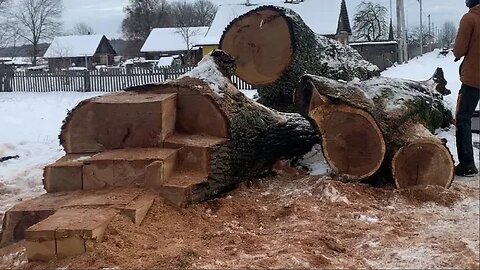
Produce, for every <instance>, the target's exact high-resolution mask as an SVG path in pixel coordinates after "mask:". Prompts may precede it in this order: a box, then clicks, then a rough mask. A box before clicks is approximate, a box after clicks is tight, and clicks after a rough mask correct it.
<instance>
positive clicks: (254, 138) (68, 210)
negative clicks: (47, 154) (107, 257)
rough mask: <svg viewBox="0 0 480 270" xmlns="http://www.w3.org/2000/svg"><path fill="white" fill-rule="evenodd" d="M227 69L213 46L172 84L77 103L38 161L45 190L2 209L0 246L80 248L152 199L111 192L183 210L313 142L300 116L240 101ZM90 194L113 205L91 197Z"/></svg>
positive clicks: (35, 256)
mask: <svg viewBox="0 0 480 270" xmlns="http://www.w3.org/2000/svg"><path fill="white" fill-rule="evenodd" d="M234 71H235V66H234V63H233V59H232V58H231V57H230V56H228V55H227V54H225V53H224V52H222V51H214V52H213V53H212V54H211V55H209V56H207V57H205V58H204V59H203V60H202V61H201V62H200V63H199V65H198V67H196V68H195V69H193V70H192V71H191V72H189V73H187V74H185V75H184V76H182V77H181V78H179V79H177V80H174V81H169V82H167V83H164V84H158V85H145V86H141V87H134V88H130V89H128V91H122V92H118V93H114V94H108V95H105V96H101V97H95V98H92V99H88V100H84V101H82V102H80V103H79V104H78V105H77V106H76V107H75V108H74V109H73V110H72V111H71V112H69V114H68V116H67V118H66V119H65V121H64V125H63V126H62V130H61V134H60V142H61V144H62V146H63V147H64V150H65V152H66V155H65V156H64V157H62V158H61V159H59V160H58V161H57V162H55V163H54V164H51V165H48V166H46V167H45V170H44V179H43V182H44V187H45V189H46V191H47V192H48V194H46V195H45V196H43V197H40V198H38V199H36V200H33V201H30V202H25V203H23V204H20V205H19V206H16V207H14V208H12V209H10V210H9V211H7V213H6V215H5V219H4V223H3V234H2V236H1V241H0V246H3V245H8V244H10V243H12V242H14V241H19V240H21V239H23V238H26V240H27V241H26V242H27V255H28V258H29V259H30V260H50V259H53V258H61V257H65V256H69V255H76V254H80V253H82V252H85V251H87V250H88V249H87V248H85V246H88V245H90V244H93V243H95V242H98V241H101V239H102V234H103V231H104V229H105V227H106V226H107V225H108V223H109V222H110V220H111V219H112V217H113V216H114V215H115V214H117V212H118V213H123V214H126V215H127V216H129V217H131V218H132V220H133V221H134V222H135V223H140V222H141V220H142V219H143V217H144V215H145V214H146V212H147V211H148V208H149V207H150V205H151V202H153V199H152V200H150V199H149V200H147V201H146V200H144V199H142V200H141V201H140V202H141V203H138V202H136V201H135V196H133V197H131V198H130V197H129V199H128V200H125V201H122V202H121V203H120V202H118V200H117V199H115V198H119V196H120V195H121V194H119V192H118V190H117V188H125V189H130V190H131V192H130V193H132V194H133V193H134V192H136V193H138V192H141V191H142V190H143V189H148V190H151V191H153V192H154V194H155V193H156V194H158V195H159V196H161V197H163V198H164V199H165V200H166V201H167V202H170V203H173V204H175V205H178V206H185V205H187V204H189V203H192V202H198V201H202V200H205V199H209V198H212V197H215V196H217V194H219V193H221V192H224V191H226V190H228V189H231V188H233V187H234V186H235V185H236V184H238V183H239V182H241V181H245V180H248V179H251V178H256V177H262V176H265V175H266V174H268V173H269V172H270V171H271V169H272V167H273V165H274V163H275V162H277V161H278V160H281V159H289V158H293V157H295V156H299V155H302V154H304V153H306V152H308V151H309V150H310V149H311V148H312V146H313V145H314V144H316V143H318V142H319V140H318V139H319V137H318V134H317V133H316V132H315V130H314V129H313V127H312V126H311V124H310V123H309V121H308V120H307V119H305V118H304V117H302V116H301V115H300V114H295V113H279V112H277V111H275V110H272V109H269V108H267V107H265V106H263V105H261V104H258V103H256V102H255V101H253V100H251V99H249V98H247V97H245V96H244V95H243V94H242V93H241V92H240V91H238V90H237V89H236V88H235V87H234V86H233V84H231V82H230V80H229V79H228V78H230V77H231V75H232V74H233V73H232V72H234ZM139 189H140V191H139ZM98 191H105V192H107V191H108V198H112V200H113V201H110V200H107V198H106V197H104V196H102V195H100V196H93V197H92V196H90V194H95V192H98ZM75 198H77V199H75ZM102 198H104V199H102ZM100 231H101V232H102V233H101V234H95V235H93V232H100Z"/></svg>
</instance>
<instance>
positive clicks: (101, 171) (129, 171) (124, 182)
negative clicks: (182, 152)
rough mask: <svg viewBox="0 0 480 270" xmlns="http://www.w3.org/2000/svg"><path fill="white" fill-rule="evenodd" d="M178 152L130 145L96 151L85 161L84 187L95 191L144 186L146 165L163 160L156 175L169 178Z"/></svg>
mask: <svg viewBox="0 0 480 270" xmlns="http://www.w3.org/2000/svg"><path fill="white" fill-rule="evenodd" d="M177 151H178V150H175V149H163V148H130V149H121V150H112V151H108V152H103V153H100V154H97V155H95V156H93V157H92V158H91V159H89V160H87V161H85V165H84V166H83V188H84V189H86V190H94V189H101V188H103V187H107V186H117V187H120V186H121V187H140V186H145V184H146V171H147V167H148V166H149V165H151V164H152V163H153V162H157V161H161V162H162V168H161V170H162V171H161V172H160V174H159V175H160V176H163V177H165V178H168V177H169V176H170V175H171V174H172V173H173V170H174V169H175V164H176V158H177ZM159 181H161V179H160V180H159Z"/></svg>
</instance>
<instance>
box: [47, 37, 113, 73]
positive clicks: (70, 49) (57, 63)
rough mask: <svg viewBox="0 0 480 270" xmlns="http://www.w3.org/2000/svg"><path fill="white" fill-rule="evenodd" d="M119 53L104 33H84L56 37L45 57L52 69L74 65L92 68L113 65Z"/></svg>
mask: <svg viewBox="0 0 480 270" xmlns="http://www.w3.org/2000/svg"><path fill="white" fill-rule="evenodd" d="M116 55H117V52H116V51H115V49H113V47H112V45H111V44H110V41H109V40H108V39H107V38H106V37H105V36H104V35H82V36H61V37H56V38H55V39H54V40H53V41H52V43H51V44H50V47H48V50H47V51H46V52H45V55H44V58H45V59H47V60H48V66H49V68H50V70H58V69H65V68H69V67H72V66H75V67H86V68H87V69H89V70H91V69H93V68H94V67H95V66H96V65H105V66H109V65H113V63H114V57H115V56H116Z"/></svg>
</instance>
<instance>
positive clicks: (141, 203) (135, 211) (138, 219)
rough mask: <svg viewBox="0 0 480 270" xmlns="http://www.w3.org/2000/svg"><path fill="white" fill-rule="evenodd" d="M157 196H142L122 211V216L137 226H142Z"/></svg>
mask: <svg viewBox="0 0 480 270" xmlns="http://www.w3.org/2000/svg"><path fill="white" fill-rule="evenodd" d="M154 199H155V196H153V195H141V196H138V197H137V198H136V199H135V200H133V201H132V202H131V203H129V204H128V205H127V206H125V207H124V208H122V209H121V214H123V215H125V216H127V217H128V218H130V219H131V220H132V222H133V223H135V224H136V225H140V224H141V223H142V221H143V219H144V218H145V216H146V215H147V213H148V210H150V207H151V206H152V204H153V201H154Z"/></svg>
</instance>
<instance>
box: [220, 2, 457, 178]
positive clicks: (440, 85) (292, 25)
mask: <svg viewBox="0 0 480 270" xmlns="http://www.w3.org/2000/svg"><path fill="white" fill-rule="evenodd" d="M220 47H221V49H223V50H225V51H226V52H227V53H229V54H231V55H232V57H233V58H234V59H235V63H236V64H237V75H238V76H239V77H240V78H241V79H243V80H244V81H247V82H249V83H251V84H253V85H256V86H257V87H258V91H259V95H260V102H262V103H263V104H265V105H267V106H270V107H273V108H275V109H278V110H284V111H292V110H295V111H299V112H301V113H302V114H304V115H305V116H306V117H307V118H309V120H310V121H311V122H312V123H313V124H314V126H315V128H316V130H317V132H318V133H319V134H320V135H321V139H322V146H323V151H324V155H325V158H326V160H327V161H328V163H329V164H330V166H331V167H332V169H333V170H334V171H335V172H336V173H337V174H339V175H340V176H342V177H344V178H347V179H350V180H355V181H361V180H366V179H371V178H372V177H374V176H375V177H376V178H378V177H385V178H388V179H392V178H394V179H395V183H396V185H397V187H406V186H411V185H424V184H436V185H440V186H444V187H449V186H450V184H451V182H452V179H453V169H454V168H453V160H452V157H451V155H450V152H449V150H448V149H447V148H446V146H445V143H444V142H442V141H441V140H440V139H437V138H436V137H435V136H434V135H433V134H432V132H433V131H434V130H435V129H437V128H444V127H448V126H449V125H450V123H451V122H452V115H451V112H450V111H449V110H448V109H447V108H446V107H445V106H444V104H443V100H442V99H443V98H442V94H449V91H448V89H446V87H445V85H446V81H445V79H444V78H443V72H442V70H441V69H438V70H437V71H436V72H435V75H434V77H433V78H432V79H430V80H428V81H425V82H414V81H408V80H394V79H386V78H381V77H377V76H378V75H379V72H378V69H377V68H376V67H375V66H373V65H372V64H370V63H368V62H367V61H365V60H363V59H362V58H361V56H360V55H359V54H358V53H357V52H356V51H355V50H353V49H352V48H350V47H348V46H343V45H342V44H340V43H338V42H336V41H333V40H330V39H327V38H324V37H321V36H319V35H316V34H315V33H314V32H313V31H312V30H311V29H309V28H308V26H306V24H305V23H304V22H303V21H302V19H301V18H300V17H299V16H298V15H297V14H296V13H295V12H293V11H291V10H288V9H284V8H280V7H274V6H263V7H259V8H257V9H255V10H252V11H250V12H248V13H246V14H244V15H242V16H240V17H238V18H237V19H235V20H233V21H232V22H231V23H230V25H229V26H228V27H227V28H226V30H225V32H224V34H223V36H222V39H221V42H220ZM305 74H310V75H305ZM304 75H305V76H304ZM302 76H303V77H302ZM300 78H302V79H301V80H300ZM353 79H355V81H360V80H364V81H362V82H356V83H345V81H352V80H353ZM342 81H343V82H342ZM295 89H297V91H296V93H295V98H293V97H294V94H293V93H294V91H295ZM294 103H295V104H294ZM292 107H293V108H294V109H292Z"/></svg>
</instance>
